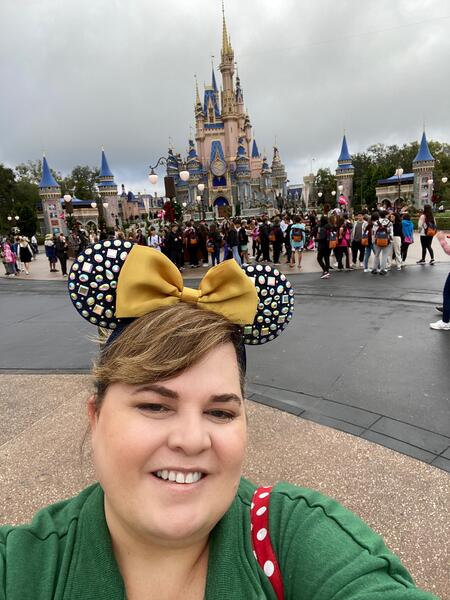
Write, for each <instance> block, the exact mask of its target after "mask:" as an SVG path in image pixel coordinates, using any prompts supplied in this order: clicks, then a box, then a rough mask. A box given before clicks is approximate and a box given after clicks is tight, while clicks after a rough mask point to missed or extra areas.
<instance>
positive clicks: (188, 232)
mask: <svg viewBox="0 0 450 600" xmlns="http://www.w3.org/2000/svg"><path fill="white" fill-rule="evenodd" d="M184 244H185V247H186V249H187V252H188V256H189V266H190V267H191V268H197V267H198V234H197V229H196V227H195V226H194V221H189V223H188V224H187V227H186V229H185V230H184Z"/></svg>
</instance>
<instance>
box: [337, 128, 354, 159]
mask: <svg viewBox="0 0 450 600" xmlns="http://www.w3.org/2000/svg"><path fill="white" fill-rule="evenodd" d="M340 161H342V162H345V163H349V164H351V162H352V157H351V156H350V152H349V151H348V147H347V139H346V137H345V135H344V137H343V139H342V147H341V154H340V155H339V158H338V162H340Z"/></svg>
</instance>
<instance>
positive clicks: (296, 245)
mask: <svg viewBox="0 0 450 600" xmlns="http://www.w3.org/2000/svg"><path fill="white" fill-rule="evenodd" d="M302 221H303V219H302V217H301V216H300V215H295V217H294V224H293V225H292V227H291V231H290V234H289V235H290V238H291V239H290V242H291V248H292V254H291V262H290V263H289V266H290V267H291V268H292V267H295V259H296V258H297V266H298V268H299V269H301V268H302V258H303V250H304V248H305V240H306V229H305V225H304V223H303V222H302Z"/></svg>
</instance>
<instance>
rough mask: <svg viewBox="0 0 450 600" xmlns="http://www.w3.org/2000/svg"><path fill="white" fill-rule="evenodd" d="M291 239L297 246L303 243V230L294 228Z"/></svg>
mask: <svg viewBox="0 0 450 600" xmlns="http://www.w3.org/2000/svg"><path fill="white" fill-rule="evenodd" d="M291 237H292V241H293V242H296V243H297V244H298V243H300V242H302V241H303V230H302V229H300V227H292V228H291Z"/></svg>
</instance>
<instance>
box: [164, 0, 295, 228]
mask: <svg viewBox="0 0 450 600" xmlns="http://www.w3.org/2000/svg"><path fill="white" fill-rule="evenodd" d="M222 12H223V9H222ZM235 65H236V63H235V60H234V51H233V48H232V46H231V41H230V36H229V35H228V31H227V25H226V21H225V14H224V12H223V15H222V49H221V62H220V65H219V70H220V73H221V76H222V85H221V88H220V91H219V88H218V86H217V82H216V77H215V73H214V68H213V69H212V76H211V85H208V86H205V90H204V94H203V102H202V101H201V100H200V94H199V90H198V84H197V82H196V86H195V87H196V89H195V105H194V114H195V142H194V140H189V153H188V156H187V160H186V162H185V164H183V161H182V159H181V156H180V155H179V154H175V153H174V152H173V150H172V149H169V154H168V157H167V175H168V176H169V177H172V178H173V179H174V182H175V188H176V199H177V201H178V202H179V203H181V204H182V205H184V206H186V207H187V209H188V210H189V209H191V210H193V211H195V210H196V208H197V204H198V202H199V200H200V202H201V204H202V208H203V209H206V211H207V212H210V216H213V214H214V215H215V216H219V217H220V216H223V215H224V214H232V215H234V214H250V213H251V212H252V210H251V209H255V208H256V207H259V208H260V207H268V206H272V207H275V208H276V207H277V204H279V199H281V198H285V197H286V193H287V174H286V170H285V167H284V165H283V163H282V161H281V157H280V152H279V150H278V148H277V147H274V151H273V159H272V163H271V165H270V166H269V163H268V161H267V157H266V156H263V155H261V153H260V151H259V149H258V146H257V144H256V140H255V139H254V137H253V133H252V124H251V121H250V117H249V114H248V112H247V111H246V109H245V105H244V92H243V89H242V86H241V81H240V78H239V76H238V75H237V74H236V77H235ZM182 168H186V169H187V170H188V171H189V180H188V181H186V182H185V181H182V180H181V178H180V177H179V172H180V171H181V170H182ZM199 184H203V185H201V186H200V189H202V188H203V186H204V189H203V190H202V191H201V192H199V188H198V185H199ZM226 207H228V208H226ZM256 212H258V211H256ZM259 212H260V211H259Z"/></svg>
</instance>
